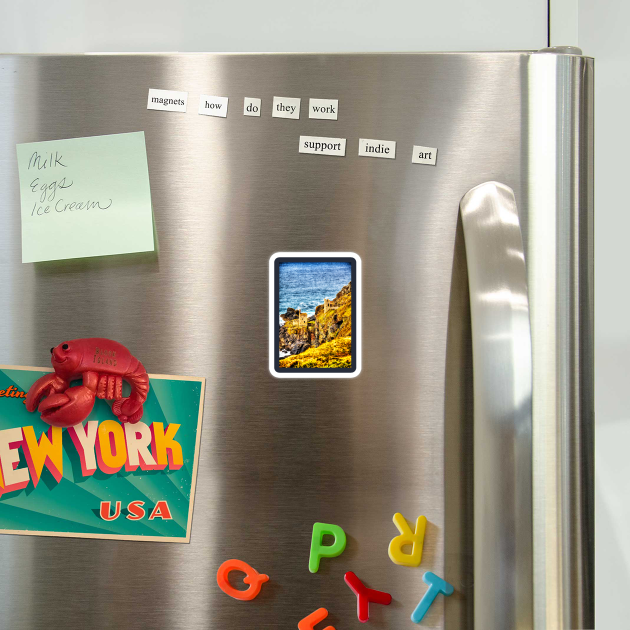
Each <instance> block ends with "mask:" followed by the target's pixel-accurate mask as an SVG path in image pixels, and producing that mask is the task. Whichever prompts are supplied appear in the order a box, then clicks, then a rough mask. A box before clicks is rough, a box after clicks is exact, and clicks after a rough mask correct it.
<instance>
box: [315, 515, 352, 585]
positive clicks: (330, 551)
mask: <svg viewBox="0 0 630 630" xmlns="http://www.w3.org/2000/svg"><path fill="white" fill-rule="evenodd" d="M326 535H328V536H333V537H334V539H335V540H334V542H333V544H332V545H324V544H322V541H323V540H324V536H326ZM345 548H346V532H344V531H343V529H341V527H339V525H328V524H327V523H315V524H314V525H313V537H312V538H311V555H310V557H309V559H308V570H309V571H310V572H311V573H317V572H318V571H319V561H320V560H321V559H322V558H336V557H337V556H340V555H341V554H342V553H343V552H344V550H345Z"/></svg>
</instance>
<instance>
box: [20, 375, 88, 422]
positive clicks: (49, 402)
mask: <svg viewBox="0 0 630 630" xmlns="http://www.w3.org/2000/svg"><path fill="white" fill-rule="evenodd" d="M29 393H30V391H29ZM95 400H96V393H95V392H93V391H92V390H91V389H89V388H88V387H85V385H78V386H77V387H70V389H67V390H66V391H65V392H63V393H60V394H52V395H50V396H48V398H45V399H44V400H43V401H42V402H41V403H40V405H39V407H38V408H37V409H38V411H39V412H40V413H41V416H42V420H43V421H44V422H47V423H48V424H51V425H52V426H54V427H73V426H74V425H75V424H79V423H81V422H83V421H84V420H85V419H86V418H87V417H88V416H89V415H90V411H92V408H93V407H94V401H95Z"/></svg>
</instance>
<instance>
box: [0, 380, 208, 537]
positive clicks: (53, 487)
mask: <svg viewBox="0 0 630 630" xmlns="http://www.w3.org/2000/svg"><path fill="white" fill-rule="evenodd" d="M45 373H47V372H44V371H33V370H27V369H13V368H11V369H0V390H5V391H6V389H7V388H8V387H9V386H10V385H13V386H14V387H17V388H18V389H19V390H21V391H24V392H27V391H28V389H29V387H30V386H31V385H32V384H33V383H34V382H35V381H36V380H37V379H38V378H39V377H40V376H42V375H43V374H45ZM150 385H151V387H150V390H149V395H148V398H147V400H146V402H145V404H144V415H143V417H142V419H141V422H144V423H145V424H147V425H149V426H150V425H151V423H153V422H162V423H164V429H165V430H166V426H167V424H171V423H175V424H179V425H181V426H180V428H179V429H178V431H177V434H176V436H175V440H176V441H177V442H179V444H180V445H181V447H182V454H183V460H184V465H183V466H182V467H181V468H180V469H179V470H173V471H172V470H169V468H168V467H167V468H166V469H165V470H152V471H143V470H141V469H140V468H138V469H137V470H135V471H133V472H127V471H125V469H124V467H123V468H122V469H121V470H120V471H119V472H118V473H116V474H114V475H108V474H106V473H104V472H102V471H101V470H100V469H98V468H97V470H96V472H95V473H94V474H93V475H92V476H89V477H83V475H82V473H81V464H80V460H79V457H78V454H77V450H76V448H75V446H74V444H73V442H72V440H71V438H70V436H69V434H68V431H67V430H66V429H64V431H63V477H62V479H61V481H60V482H59V483H57V481H56V480H55V479H54V477H53V476H52V474H51V473H50V471H49V470H48V469H47V468H46V467H44V470H43V471H42V476H41V479H40V481H39V484H38V485H37V487H33V483H32V481H31V482H29V484H28V486H27V487H26V488H24V489H22V490H18V491H14V492H8V493H5V494H2V495H1V496H0V530H19V531H21V532H22V531H23V532H24V533H28V532H33V533H35V532H39V533H53V532H54V533H60V534H61V535H63V534H64V533H70V534H74V535H81V534H84V535H86V536H89V537H101V536H103V537H116V536H142V537H156V538H158V539H160V538H174V539H181V542H185V541H186V538H187V525H188V520H189V518H188V516H189V511H190V510H192V503H193V500H194V496H191V493H192V491H193V489H194V483H193V475H194V474H196V466H195V450H196V443H197V432H198V431H201V417H200V408H201V406H202V405H203V401H202V389H203V380H202V379H195V380H177V379H170V378H168V377H165V378H151V379H150ZM113 419H115V416H114V415H113V413H112V411H111V407H110V405H109V404H108V403H107V402H106V401H104V400H100V399H97V400H96V402H95V405H94V409H93V410H92V413H91V414H90V415H89V417H88V418H87V420H97V421H98V422H99V423H100V422H102V421H104V420H113ZM24 426H32V427H33V429H34V431H35V435H36V437H37V439H38V440H39V438H40V435H41V434H42V433H44V432H46V431H47V430H48V429H49V425H48V424H46V423H45V422H43V421H42V420H41V419H40V417H39V413H38V412H37V411H35V412H34V413H29V412H28V411H27V410H26V406H25V405H24V398H11V397H0V430H4V429H9V428H13V427H24ZM26 466H27V464H26V459H25V456H24V453H23V450H22V448H21V447H20V463H19V464H18V467H19V468H22V467H26ZM160 500H166V501H167V503H168V506H169V508H170V511H171V516H172V517H173V520H170V521H169V520H162V519H160V518H155V519H153V520H151V521H150V520H148V516H149V514H150V512H151V509H152V508H153V506H155V504H156V502H157V501H160ZM101 501H111V502H112V512H113V511H114V508H115V505H116V501H121V503H122V506H121V507H122V512H121V515H120V516H119V517H118V518H117V519H116V520H114V521H105V520H103V519H101V518H100V515H99V508H100V503H101ZM131 501H144V502H145V505H144V506H143V507H144V509H145V510H146V515H145V517H144V518H143V519H142V520H138V521H132V520H129V519H127V518H125V515H126V514H127V510H126V508H127V505H128V504H129V503H130V502H131Z"/></svg>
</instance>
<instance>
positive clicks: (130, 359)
mask: <svg viewBox="0 0 630 630" xmlns="http://www.w3.org/2000/svg"><path fill="white" fill-rule="evenodd" d="M50 354H51V358H50V362H51V363H52V366H53V369H54V372H53V373H52V374H46V375H45V376H42V377H41V378H39V379H38V380H37V381H35V383H33V385H32V386H31V388H30V389H29V390H28V394H27V396H26V408H27V409H28V411H35V409H38V411H39V412H40V414H41V418H42V420H43V421H44V422H47V423H48V424H51V425H53V426H55V427H72V426H74V425H76V424H79V423H81V422H83V421H84V420H85V419H86V418H87V417H88V416H89V415H90V412H91V411H92V408H93V407H94V401H95V399H96V398H97V397H98V398H104V399H105V400H113V401H114V404H113V405H112V411H113V412H114V415H115V416H117V417H118V419H119V420H120V421H121V422H130V423H132V424H135V423H136V422H138V420H140V418H142V405H143V404H144V402H145V400H146V399H147V394H148V393H149V376H148V375H147V373H146V371H145V369H144V366H143V365H142V363H140V361H138V359H136V358H135V357H134V356H133V355H132V354H131V352H129V350H127V348H125V346H123V345H122V344H120V343H117V342H116V341H112V340H111V339H101V338H98V337H94V338H91V339H73V340H72V341H65V342H63V343H60V344H59V345H58V346H56V347H54V348H51V349H50ZM76 378H82V379H83V384H82V385H78V386H76V387H70V381H72V380H73V379H76ZM123 379H124V380H126V381H127V382H128V383H129V384H130V385H131V394H130V396H129V397H127V398H123V393H122V386H123Z"/></svg>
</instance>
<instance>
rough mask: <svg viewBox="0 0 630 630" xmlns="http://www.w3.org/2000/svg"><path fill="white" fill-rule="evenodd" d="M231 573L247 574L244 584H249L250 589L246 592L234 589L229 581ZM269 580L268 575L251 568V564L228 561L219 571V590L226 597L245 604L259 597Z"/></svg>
mask: <svg viewBox="0 0 630 630" xmlns="http://www.w3.org/2000/svg"><path fill="white" fill-rule="evenodd" d="M230 571H242V572H243V573H245V574H246V575H245V577H244V578H243V582H244V583H245V584H249V588H248V589H247V590H245V591H240V590H239V589H237V588H234V587H233V586H232V585H231V584H230V581H229V579H228V575H229V573H230ZM268 580H269V576H268V575H265V574H264V573H258V571H256V569H254V568H252V567H250V566H249V564H247V563H246V562H243V561H242V560H226V561H225V562H224V563H223V564H222V565H221V566H220V567H219V570H218V571H217V584H218V585H219V588H220V589H221V590H222V591H223V592H224V593H225V594H226V595H229V596H230V597H233V598H234V599H240V600H241V601H245V602H249V601H251V600H252V599H254V598H255V597H257V596H258V594H259V593H260V589H261V588H262V585H263V584H264V583H265V582H267V581H268Z"/></svg>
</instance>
